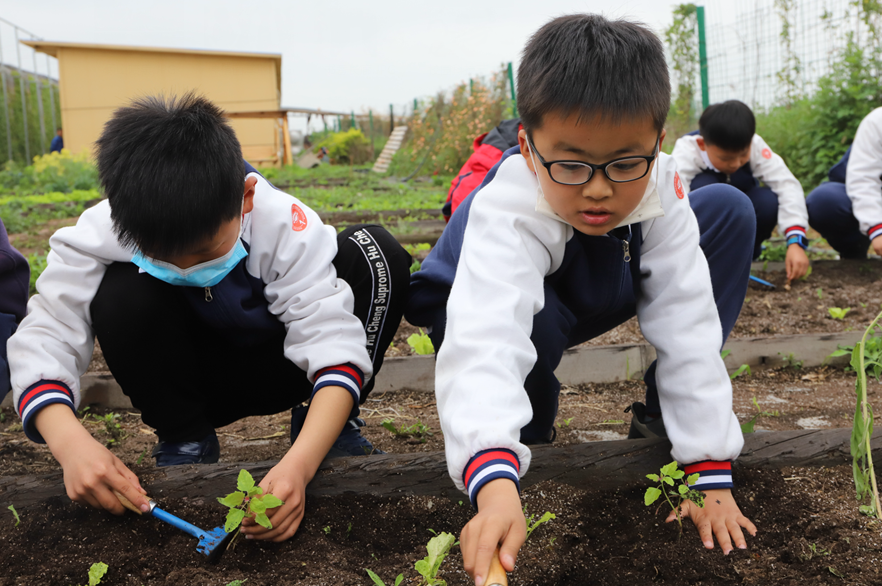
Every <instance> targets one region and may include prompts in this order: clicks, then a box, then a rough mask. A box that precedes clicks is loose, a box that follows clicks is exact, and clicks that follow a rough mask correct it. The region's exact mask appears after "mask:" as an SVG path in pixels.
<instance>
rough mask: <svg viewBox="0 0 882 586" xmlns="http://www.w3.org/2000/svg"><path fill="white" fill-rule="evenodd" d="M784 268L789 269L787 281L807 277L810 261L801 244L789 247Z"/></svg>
mask: <svg viewBox="0 0 882 586" xmlns="http://www.w3.org/2000/svg"><path fill="white" fill-rule="evenodd" d="M880 245H882V243H880ZM784 266H785V268H786V269H787V280H788V281H795V280H796V279H798V278H800V277H803V276H805V273H806V271H808V268H809V259H808V256H806V254H805V250H803V249H802V247H801V246H800V245H799V244H791V245H790V246H788V247H787V256H786V257H785V258H784Z"/></svg>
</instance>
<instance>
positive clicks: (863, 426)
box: [830, 313, 882, 518]
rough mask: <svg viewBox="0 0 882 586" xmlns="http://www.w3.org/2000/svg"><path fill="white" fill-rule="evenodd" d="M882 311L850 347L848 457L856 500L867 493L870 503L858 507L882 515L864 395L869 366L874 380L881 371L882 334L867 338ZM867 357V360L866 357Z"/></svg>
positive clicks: (843, 351) (843, 350)
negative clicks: (852, 381) (854, 400)
mask: <svg viewBox="0 0 882 586" xmlns="http://www.w3.org/2000/svg"><path fill="white" fill-rule="evenodd" d="M880 318H882V313H880V314H879V315H877V316H876V319H874V320H873V322H872V323H871V324H870V326H869V327H868V328H867V329H866V331H865V332H864V336H863V338H861V341H860V342H858V343H857V344H855V345H854V347H853V348H851V368H853V369H854V371H855V372H856V373H857V380H856V381H855V394H856V395H857V404H856V405H855V410H854V424H853V426H852V430H851V458H852V470H853V474H854V486H855V491H856V492H857V500H859V501H860V500H863V498H864V497H867V500H869V501H870V503H869V504H866V505H860V507H859V508H860V511H861V512H862V513H864V514H865V515H869V516H873V517H876V518H882V510H880V506H879V487H878V486H876V473H875V471H874V469H873V453H872V451H871V450H870V438H871V437H872V435H873V407H872V405H870V402H869V400H868V399H867V371H868V370H870V371H871V372H872V373H873V376H875V377H876V380H879V375H880V374H882V337H879V336H872V337H870V339H869V340H868V339H867V338H868V337H869V336H870V334H871V333H872V332H873V330H874V329H875V328H876V324H878V323H879V319H880ZM848 350H849V348H847V347H846V348H843V347H842V346H840V347H839V350H837V351H836V352H834V353H833V354H831V355H830V356H831V357H832V356H844V355H846V354H847V353H848ZM867 359H868V360H867Z"/></svg>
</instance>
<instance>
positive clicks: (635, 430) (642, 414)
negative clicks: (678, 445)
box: [625, 401, 668, 439]
mask: <svg viewBox="0 0 882 586" xmlns="http://www.w3.org/2000/svg"><path fill="white" fill-rule="evenodd" d="M628 412H632V416H631V429H629V430H628V439H640V438H658V437H668V432H667V431H666V430H665V422H664V420H663V419H662V417H661V416H658V417H656V418H654V419H649V418H647V416H646V405H644V404H643V403H640V402H639V401H638V402H636V403H632V404H631V406H630V407H628V408H627V409H625V413H628Z"/></svg>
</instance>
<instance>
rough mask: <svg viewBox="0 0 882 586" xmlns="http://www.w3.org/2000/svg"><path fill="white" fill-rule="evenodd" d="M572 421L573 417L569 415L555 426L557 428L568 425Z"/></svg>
mask: <svg viewBox="0 0 882 586" xmlns="http://www.w3.org/2000/svg"><path fill="white" fill-rule="evenodd" d="M572 422H573V418H572V417H569V418H567V419H564V420H563V421H562V422H560V423H558V424H557V426H558V427H559V428H564V427H569V426H570V423H572Z"/></svg>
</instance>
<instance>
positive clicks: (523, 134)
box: [518, 128, 536, 175]
mask: <svg viewBox="0 0 882 586" xmlns="http://www.w3.org/2000/svg"><path fill="white" fill-rule="evenodd" d="M518 145H519V146H520V147H521V155H523V156H524V160H525V161H527V168H528V169H530V171H532V172H533V175H535V174H536V169H535V168H534V167H533V157H531V156H530V145H529V144H527V131H526V130H524V129H523V128H521V129H520V130H518Z"/></svg>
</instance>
